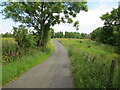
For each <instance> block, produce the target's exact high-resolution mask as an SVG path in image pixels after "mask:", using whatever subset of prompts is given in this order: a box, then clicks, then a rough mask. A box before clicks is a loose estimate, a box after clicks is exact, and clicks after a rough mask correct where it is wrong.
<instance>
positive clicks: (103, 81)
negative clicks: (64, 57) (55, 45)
mask: <svg viewBox="0 0 120 90" xmlns="http://www.w3.org/2000/svg"><path fill="white" fill-rule="evenodd" d="M58 41H60V42H61V43H62V44H63V45H64V46H65V47H66V49H67V50H68V54H69V56H70V60H71V66H72V67H71V69H72V73H73V81H74V87H75V88H118V86H119V82H118V68H119V67H118V65H117V64H118V61H117V60H118V57H119V56H118V55H117V54H116V53H114V47H112V46H108V45H105V44H100V43H98V42H95V41H91V40H87V39H58ZM112 60H116V66H115V71H114V72H112V74H113V79H112V82H110V79H109V77H110V76H111V75H110V66H111V62H112Z"/></svg>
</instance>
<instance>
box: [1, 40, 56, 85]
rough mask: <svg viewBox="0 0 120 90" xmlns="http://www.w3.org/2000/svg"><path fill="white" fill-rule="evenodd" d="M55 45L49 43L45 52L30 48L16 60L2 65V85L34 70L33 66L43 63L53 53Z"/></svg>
mask: <svg viewBox="0 0 120 90" xmlns="http://www.w3.org/2000/svg"><path fill="white" fill-rule="evenodd" d="M53 48H54V46H53V43H52V41H48V43H47V46H46V48H44V50H45V51H42V49H43V48H35V47H34V48H30V49H29V50H27V51H26V53H22V55H19V56H16V58H14V60H12V61H10V62H9V63H5V64H3V65H2V84H3V85H4V84H6V83H8V82H9V81H11V80H13V79H15V78H16V77H19V76H20V75H21V74H23V73H24V72H26V71H27V70H29V69H30V68H32V67H33V66H35V65H37V64H40V63H41V62H43V61H44V60H45V59H46V58H48V56H50V55H51V54H52V53H53Z"/></svg>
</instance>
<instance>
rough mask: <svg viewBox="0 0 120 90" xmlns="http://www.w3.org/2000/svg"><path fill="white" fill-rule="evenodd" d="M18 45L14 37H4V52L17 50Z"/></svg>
mask: <svg viewBox="0 0 120 90" xmlns="http://www.w3.org/2000/svg"><path fill="white" fill-rule="evenodd" d="M17 47H18V45H17V42H16V41H15V40H14V38H2V52H3V53H8V52H9V51H16V48H17Z"/></svg>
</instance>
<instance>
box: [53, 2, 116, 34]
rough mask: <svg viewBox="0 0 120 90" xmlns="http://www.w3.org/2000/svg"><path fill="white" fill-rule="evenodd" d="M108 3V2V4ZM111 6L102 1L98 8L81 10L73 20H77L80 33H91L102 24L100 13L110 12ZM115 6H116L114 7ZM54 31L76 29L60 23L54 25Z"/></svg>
mask: <svg viewBox="0 0 120 90" xmlns="http://www.w3.org/2000/svg"><path fill="white" fill-rule="evenodd" d="M108 5H109V4H108ZM112 8H113V7H110V6H107V5H106V4H104V2H100V6H98V8H95V9H92V10H89V11H88V12H84V11H81V12H80V13H79V14H78V15H77V17H76V18H75V19H74V20H79V22H80V30H79V32H80V33H82V32H84V33H91V32H92V31H93V30H95V29H96V28H97V27H100V26H103V21H102V20H101V19H100V16H102V14H105V13H106V12H110V11H111V10H112ZM114 8H116V7H114ZM54 29H55V32H57V31H73V32H74V31H76V30H75V28H73V26H72V25H69V24H60V25H55V26H54Z"/></svg>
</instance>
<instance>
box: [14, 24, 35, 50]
mask: <svg viewBox="0 0 120 90" xmlns="http://www.w3.org/2000/svg"><path fill="white" fill-rule="evenodd" d="M13 33H14V38H15V40H16V42H17V43H18V45H19V47H24V48H28V47H33V46H34V45H35V39H34V36H33V35H32V34H31V32H28V30H27V29H25V27H23V26H20V27H19V28H15V27H14V32H13Z"/></svg>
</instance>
